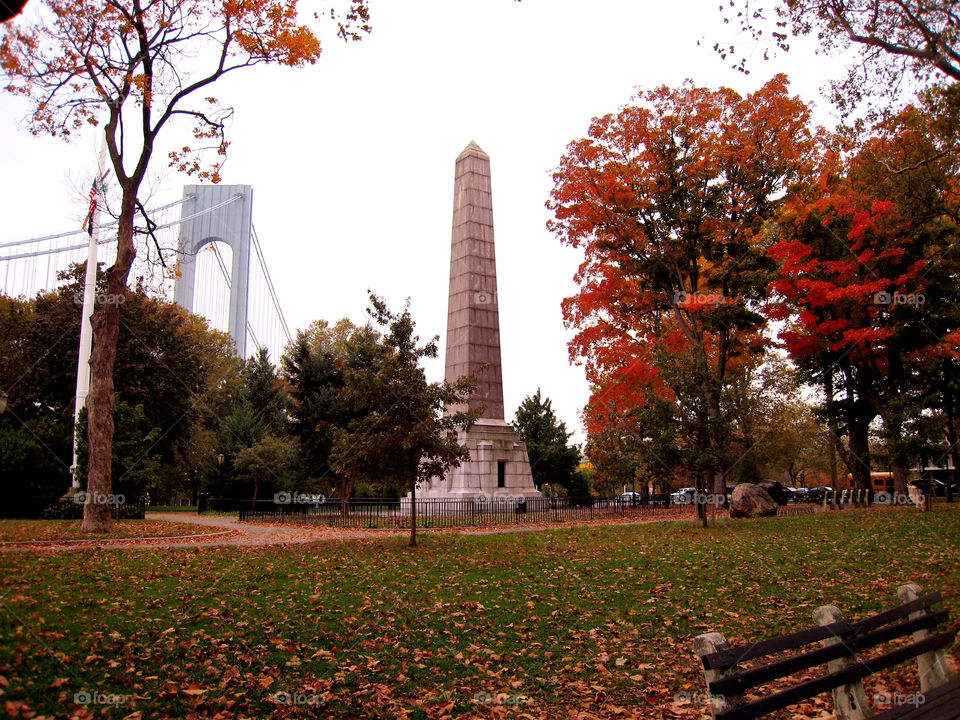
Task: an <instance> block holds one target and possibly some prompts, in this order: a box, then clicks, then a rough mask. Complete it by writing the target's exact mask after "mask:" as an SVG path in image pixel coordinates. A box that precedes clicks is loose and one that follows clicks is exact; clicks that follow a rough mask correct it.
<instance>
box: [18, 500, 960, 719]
mask: <svg viewBox="0 0 960 720" xmlns="http://www.w3.org/2000/svg"><path fill="white" fill-rule="evenodd" d="M421 540H422V546H421V547H419V548H416V549H410V548H407V547H405V540H404V539H403V538H399V537H396V536H391V537H383V538H381V539H375V540H365V541H351V542H328V543H323V544H317V545H311V546H299V547H292V548H283V547H275V548H262V549H250V548H237V547H230V548H219V549H202V550H198V549H190V550H176V551H172V550H159V549H158V550H153V551H116V550H112V551H108V552H104V551H99V552H98V551H94V550H90V551H83V552H74V553H69V554H53V555H51V554H35V553H23V554H16V555H11V554H6V555H3V556H0V562H2V563H3V573H2V581H0V596H2V601H0V692H2V693H3V695H0V701H5V702H6V709H7V711H8V713H11V714H12V715H13V716H16V714H17V713H18V712H22V711H26V712H36V713H39V714H40V715H44V716H57V717H70V716H72V715H76V716H77V717H91V714H90V713H92V716H93V717H116V718H124V717H128V718H130V719H131V720H137V719H138V718H154V717H156V718H187V717H197V718H224V719H226V718H234V717H238V718H239V717H246V718H264V717H280V718H285V717H329V718H366V717H369V718H374V717H384V718H390V717H409V718H445V717H488V718H493V717H498V718H499V717H518V718H519V717H524V718H567V717H570V718H574V717H577V718H584V719H588V718H594V717H600V718H622V717H637V718H700V717H702V716H703V715H704V708H705V706H704V705H702V704H700V703H695V704H692V705H691V704H685V703H683V702H682V699H681V701H679V702H678V701H677V694H678V693H688V694H699V695H702V694H703V692H704V685H703V678H702V674H701V670H700V668H699V663H698V662H697V661H696V659H695V657H694V655H693V652H692V649H691V639H692V638H693V637H694V636H696V635H698V634H700V633H702V632H706V631H708V630H714V629H715V630H719V631H721V632H723V633H724V634H726V636H727V637H728V639H730V640H731V641H737V640H747V639H755V638H759V637H763V636H769V635H774V634H779V633H782V632H787V631H791V630H797V629H801V628H803V627H809V626H810V625H811V624H812V621H811V619H810V613H811V611H812V610H813V609H814V608H815V607H817V606H818V605H822V604H835V605H838V606H839V607H840V608H842V609H843V610H845V611H846V612H847V613H848V614H849V615H850V616H853V617H862V616H863V615H865V614H867V613H870V612H873V611H877V610H879V609H881V608H883V607H890V606H892V605H893V604H895V603H896V602H897V601H896V597H895V595H894V593H895V590H896V588H897V586H898V585H899V584H902V583H903V582H905V581H916V582H918V583H919V584H920V585H921V586H922V587H924V588H925V589H927V588H929V589H936V590H942V591H943V592H944V593H945V594H947V595H948V598H947V600H946V603H945V604H946V607H947V608H948V609H949V610H950V611H951V616H952V618H954V619H956V618H957V616H958V612H960V599H958V598H960V562H958V552H960V550H958V548H960V508H954V507H950V508H946V507H943V506H940V507H938V508H937V510H936V511H935V512H934V513H931V514H918V513H916V512H915V511H911V510H909V509H891V508H882V509H873V510H847V511H843V512H840V513H823V514H816V515H806V516H795V517H783V518H771V519H767V520H763V521H730V520H725V521H721V522H718V523H717V525H716V526H713V527H711V528H709V529H708V530H705V531H704V530H702V529H700V528H698V527H696V526H694V524H693V522H691V521H686V522H683V523H657V524H649V525H637V526H622V525H621V526H605V527H586V528H567V529H561V530H557V531H548V532H537V533H518V534H512V535H485V536H466V535H452V534H439V533H435V534H431V533H430V532H425V533H423V534H422V535H421ZM953 652H954V653H956V652H957V651H956V649H954V651H953ZM915 674H916V673H915V672H913V671H912V670H911V668H909V667H907V666H905V669H903V670H900V671H898V672H897V673H896V674H894V675H893V676H892V679H890V676H889V675H888V676H887V678H888V679H886V680H884V681H883V682H884V683H885V684H884V685H883V686H879V687H883V688H899V687H904V688H907V689H908V690H909V691H911V692H916V691H918V688H915V687H913V686H912V685H911V683H912V682H914V681H915V680H914V679H913V678H912V677H911V676H915ZM877 687H878V686H874V687H873V688H871V687H870V686H868V694H872V693H873V692H874V691H876V690H877ZM78 693H79V694H80V695H77V694H78ZM93 696H96V698H97V699H98V701H99V703H100V704H87V705H77V704H76V702H75V699H79V700H81V701H86V700H88V699H89V698H90V697H93ZM278 701H279V703H278ZM21 703H22V704H21ZM112 703H116V704H112ZM822 708H823V703H819V704H808V705H807V706H805V707H803V708H800V709H799V714H798V713H792V714H791V713H787V714H784V715H781V716H779V717H791V718H796V717H817V716H818V712H819V711H820V710H822ZM140 713H142V715H141V714H140ZM580 713H583V714H580Z"/></svg>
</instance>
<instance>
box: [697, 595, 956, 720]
mask: <svg viewBox="0 0 960 720" xmlns="http://www.w3.org/2000/svg"><path fill="white" fill-rule="evenodd" d="M897 596H898V597H899V598H900V600H901V602H902V603H903V604H902V605H900V606H899V607H896V608H893V609H892V610H887V611H885V612H881V613H879V614H878V615H874V616H872V617H868V618H866V619H864V620H860V621H859V622H850V621H848V620H847V619H846V618H845V617H844V616H843V614H842V613H841V612H840V610H838V609H837V608H836V607H834V606H832V605H826V606H824V607H820V608H818V609H817V610H815V611H814V613H813V617H814V620H815V621H816V622H817V624H818V626H819V627H815V628H812V629H810V630H803V631H801V632H798V633H793V634H792V635H785V636H782V637H777V638H772V639H769V640H763V641H760V642H755V643H748V644H744V645H738V646H730V645H729V644H728V643H727V641H726V640H725V639H724V637H723V635H721V634H720V633H715V632H714V633H707V634H706V635H700V636H699V637H697V638H696V639H695V640H694V641H693V648H694V651H695V652H696V653H697V655H699V656H700V659H701V660H702V661H703V668H704V674H705V675H706V680H707V692H708V693H709V703H710V712H711V714H712V715H713V717H714V719H715V720H753V718H759V717H763V716H765V715H768V714H770V713H772V712H774V711H776V710H780V709H782V708H785V707H789V706H790V705H795V704H796V703H799V702H802V701H804V700H809V699H810V698H812V697H814V696H816V695H819V694H821V693H824V692H827V691H828V690H830V691H832V692H833V709H834V713H835V714H836V718H837V720H867V719H869V720H960V681H958V680H957V678H955V677H954V675H953V673H952V672H951V670H950V668H949V666H948V664H947V658H946V653H945V648H947V647H949V646H950V645H952V644H953V641H954V637H955V635H956V630H937V627H938V626H939V625H942V624H944V623H945V622H946V621H947V620H948V613H947V611H946V610H939V611H936V612H934V611H933V610H931V606H933V605H935V604H937V603H939V602H940V601H941V600H942V596H941V595H940V593H930V594H924V593H923V592H922V591H921V589H920V588H919V587H918V586H916V585H912V584H911V585H904V586H902V587H901V588H900V589H899V590H898V591H897ZM908 635H909V636H912V637H911V638H910V640H911V642H910V643H909V644H907V645H899V646H896V647H893V648H891V649H884V652H882V654H879V655H870V656H869V657H863V656H862V655H861V653H863V652H864V651H866V650H870V649H871V648H878V647H879V646H881V645H884V644H886V643H889V642H890V641H892V640H896V639H897V638H906V636H908ZM813 643H819V647H817V648H815V649H812V650H807V651H805V652H792V651H798V650H799V649H800V648H805V647H806V646H807V645H812V644H813ZM781 653H788V655H787V656H786V657H778V658H777V659H771V658H770V657H769V656H771V655H774V654H777V655H779V654H781ZM913 658H916V659H917V664H918V666H919V668H918V669H919V675H920V692H919V693H918V694H916V695H890V694H889V693H887V694H884V695H885V697H884V698H882V699H883V700H887V702H886V703H883V704H885V705H887V707H886V708H880V709H878V710H877V711H872V710H871V705H870V702H869V701H868V700H867V693H866V690H865V689H864V687H863V679H864V678H865V677H867V676H869V675H873V674H875V673H878V672H880V671H882V670H886V669H887V668H890V667H893V666H894V665H899V664H900V663H903V662H906V661H908V660H912V659H913ZM749 661H757V662H754V663H749ZM748 663H749V665H750V667H741V665H746V664H748ZM820 665H826V666H827V667H826V672H825V673H824V674H821V675H820V676H819V677H815V678H813V679H803V680H800V681H799V682H793V683H792V684H789V683H790V681H787V684H785V683H783V682H781V683H779V686H778V687H776V688H767V689H766V693H767V694H761V693H760V692H758V691H759V690H760V689H762V688H764V687H765V686H767V685H768V684H769V683H772V682H774V681H777V680H782V679H783V678H789V677H790V676H792V675H794V674H796V673H801V672H804V671H809V670H811V669H813V668H817V667H818V666H820ZM748 693H749V696H747V694H748ZM878 695H880V694H879V693H878ZM875 697H876V696H875ZM891 698H892V699H893V700H894V701H895V702H889V700H890V699H891ZM896 701H903V702H902V704H898V702H896ZM891 706H892V707H891Z"/></svg>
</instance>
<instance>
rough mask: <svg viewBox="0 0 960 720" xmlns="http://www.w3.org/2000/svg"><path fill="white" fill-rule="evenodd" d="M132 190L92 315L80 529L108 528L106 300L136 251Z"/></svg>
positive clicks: (109, 347)
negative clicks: (100, 299)
mask: <svg viewBox="0 0 960 720" xmlns="http://www.w3.org/2000/svg"><path fill="white" fill-rule="evenodd" d="M135 201H136V193H135V192H130V191H128V190H126V189H125V190H124V193H123V200H122V201H121V205H120V218H119V222H118V223H117V260H116V262H115V263H114V264H113V266H112V267H110V268H108V269H107V271H106V280H107V287H106V297H107V300H108V301H107V302H105V303H103V304H102V305H101V306H100V309H99V310H97V311H96V312H95V313H94V314H93V317H92V318H91V324H92V325H93V350H92V352H91V354H90V391H89V395H88V396H87V439H88V442H89V448H90V449H89V459H88V464H87V496H86V502H85V503H84V506H83V525H82V526H81V527H82V530H83V531H84V532H110V531H111V530H112V529H113V517H112V515H111V501H112V498H111V494H112V485H113V478H112V473H111V469H112V468H111V465H112V461H113V431H114V427H113V407H114V401H115V398H114V386H113V366H114V362H115V360H116V357H117V337H118V335H119V334H120V303H118V302H110V299H111V298H118V297H121V296H122V295H123V293H124V292H126V289H127V276H128V275H129V273H130V267H131V265H133V259H134V257H135V256H136V250H135V249H134V247H133V216H134V209H135Z"/></svg>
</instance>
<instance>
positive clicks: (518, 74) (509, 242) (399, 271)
mask: <svg viewBox="0 0 960 720" xmlns="http://www.w3.org/2000/svg"><path fill="white" fill-rule="evenodd" d="M34 2H36V0H34ZM371 4H372V13H373V17H372V24H373V26H374V31H373V33H372V35H370V36H369V37H367V38H366V39H364V40H363V41H362V42H360V43H352V44H349V45H344V44H343V43H340V42H338V41H333V42H327V43H326V44H325V52H324V56H323V58H322V59H321V60H320V62H319V63H317V65H315V66H314V67H311V68H308V69H306V70H289V69H281V68H260V69H255V70H253V71H247V72H245V73H244V74H238V75H235V76H234V77H233V78H232V79H230V78H228V79H226V80H225V81H224V82H222V83H221V84H220V85H219V87H218V88H217V91H216V94H217V96H218V97H219V98H220V100H221V101H222V102H224V103H225V104H229V105H232V106H233V107H234V108H235V110H236V115H235V120H234V123H233V127H232V131H231V136H230V139H231V142H232V145H231V148H230V155H229V159H228V162H227V165H226V168H225V172H224V173H223V181H224V182H225V183H228V184H250V185H252V186H253V187H254V207H253V216H254V224H255V225H256V227H257V231H258V233H259V236H260V239H261V242H262V243H263V246H264V252H265V254H266V258H267V262H268V264H269V266H270V270H271V273H272V275H273V278H274V282H275V283H276V286H277V292H278V294H279V297H280V301H281V304H282V305H283V307H284V311H285V314H286V316H287V320H288V322H289V323H290V325H291V328H294V327H295V328H303V327H305V326H306V325H308V324H309V323H310V322H311V321H313V320H315V319H318V318H324V319H328V320H331V321H333V320H336V319H337V318H340V317H349V318H351V319H352V320H354V321H355V322H364V321H365V316H364V310H365V308H366V306H367V301H366V292H367V289H368V288H370V289H372V290H374V291H376V292H377V293H379V294H381V295H383V296H385V297H386V298H387V300H388V301H389V303H390V304H391V306H392V307H395V308H400V307H401V306H402V304H403V302H404V299H405V298H407V297H409V298H410V299H411V306H412V311H413V316H414V319H415V320H416V321H417V324H418V329H419V330H420V333H421V336H422V337H430V336H433V335H440V336H441V338H443V337H444V336H445V332H446V302H447V282H448V269H449V252H450V228H451V210H452V203H453V171H454V160H455V158H456V156H457V155H458V154H459V152H460V151H461V150H462V149H463V148H464V147H465V146H466V145H467V143H469V142H470V140H475V141H476V142H477V143H478V144H479V145H480V146H481V147H482V148H483V149H484V150H485V151H486V152H487V153H488V154H489V155H490V158H491V167H492V175H493V203H494V223H495V233H496V243H497V247H496V250H497V271H498V281H499V295H500V297H499V300H500V327H501V342H502V353H503V378H504V395H505V397H504V400H505V403H506V407H507V415H508V418H507V419H508V420H509V419H510V418H511V417H512V414H513V411H514V410H515V409H516V407H517V406H518V405H519V403H520V402H521V400H522V399H523V397H524V396H525V395H527V394H532V393H533V392H535V391H536V389H537V388H538V387H539V388H541V389H542V391H543V393H544V395H545V396H547V397H549V398H551V399H552V400H553V403H554V406H555V408H556V409H557V412H558V414H559V415H560V417H561V419H563V420H565V421H566V423H567V425H568V428H569V429H571V430H576V431H577V435H576V438H575V439H576V440H578V441H580V440H582V439H583V435H582V431H581V424H580V419H579V412H580V410H581V408H582V407H583V405H584V404H585V402H586V401H587V399H588V394H589V388H588V386H587V383H586V381H585V379H584V376H583V371H582V369H581V368H579V367H574V366H571V365H570V363H569V360H568V354H567V346H566V342H567V339H568V337H569V336H570V334H571V333H570V331H567V330H566V329H565V328H564V327H563V322H562V318H561V312H560V302H561V300H562V299H563V298H564V297H566V296H568V295H571V294H573V293H574V292H575V290H576V286H575V284H574V283H573V280H572V276H573V274H574V271H575V270H576V267H577V264H578V259H579V253H578V252H577V251H574V250H571V249H569V248H565V247H562V246H561V245H560V244H559V242H558V241H557V239H556V238H555V237H553V236H552V235H551V234H550V233H548V232H547V230H546V228H545V222H546V220H547V218H548V213H547V211H546V209H545V207H544V203H545V202H546V200H547V199H548V196H549V192H550V189H551V185H552V183H551V177H550V175H551V171H552V169H553V168H554V167H555V166H556V164H557V162H558V160H559V158H560V157H561V155H562V154H563V151H564V148H565V146H566V145H567V143H569V142H570V141H571V140H573V139H575V138H578V137H581V136H583V135H584V134H585V132H586V130H587V127H588V125H589V122H590V119H591V118H592V117H594V116H597V115H602V114H605V113H608V112H612V111H615V110H616V109H617V108H618V107H619V106H621V105H623V104H624V103H626V102H628V101H629V100H630V98H631V97H632V96H633V95H634V94H635V92H636V90H637V89H638V88H639V89H647V88H652V87H656V86H658V85H662V84H666V85H677V84H679V83H681V82H682V81H683V80H684V79H686V78H691V79H693V80H694V81H695V82H696V83H697V84H699V85H705V86H719V85H727V86H729V87H733V88H735V89H737V90H739V91H740V92H744V93H745V92H751V91H753V90H755V89H756V88H758V87H759V86H760V85H762V84H763V83H764V82H765V81H766V80H767V79H769V78H770V77H771V76H772V75H773V74H775V73H776V72H787V73H788V74H789V75H790V77H791V80H792V90H793V91H794V92H795V93H797V94H799V95H800V96H801V97H803V98H804V99H806V100H808V101H811V102H815V103H817V104H818V105H819V106H821V107H822V108H823V110H822V111H821V113H818V115H819V119H820V121H821V122H829V116H828V115H827V112H826V107H825V106H826V103H825V102H824V101H822V100H821V98H820V93H819V88H820V86H821V85H822V83H823V82H824V81H825V79H826V78H827V77H828V74H829V73H830V72H833V71H835V70H838V69H839V68H838V64H837V62H836V61H835V60H834V61H830V60H828V59H825V58H821V57H816V56H814V54H813V52H812V51H811V49H810V47H811V46H806V47H804V46H802V45H799V44H798V45H795V46H794V50H793V51H792V52H791V54H790V56H788V57H783V58H778V59H776V60H775V61H771V62H763V61H761V60H760V59H759V57H760V55H762V51H763V49H762V48H760V49H757V50H756V55H757V58H758V59H757V61H756V62H755V63H754V64H753V73H752V74H751V75H749V76H744V75H743V74H741V73H738V72H736V71H734V70H732V69H731V68H730V67H729V63H727V62H724V61H722V60H720V58H719V57H718V56H717V55H716V54H715V53H714V51H713V50H712V46H713V44H714V42H717V41H719V42H721V43H729V42H731V41H732V40H734V39H735V38H734V37H733V36H732V33H733V32H734V30H733V29H732V28H730V26H725V25H723V23H722V19H721V17H720V14H719V12H718V11H717V4H716V3H715V2H704V1H702V0H701V1H699V2H698V1H696V0H674V2H670V3H664V2H651V1H645V0H592V1H590V2H586V1H584V0H579V1H577V0H523V2H521V3H517V2H514V0H404V1H403V2H398V1H392V2H386V1H384V0H372V1H371ZM310 5H311V3H310V1H309V0H301V6H302V7H303V8H308V9H309V8H310ZM698 40H699V41H700V44H699V46H698V44H697V43H698ZM744 42H745V41H744ZM25 113H26V107H25V106H24V105H22V104H19V103H18V102H16V101H15V100H13V99H11V98H9V97H5V96H4V97H0V163H2V168H3V172H2V177H0V203H2V208H3V212H2V217H3V224H2V228H0V242H4V241H9V240H19V239H24V238H28V237H35V236H39V235H43V234H48V233H53V232H58V231H63V230H68V229H73V228H76V227H78V225H79V224H80V220H79V218H80V217H82V215H83V214H84V211H85V207H84V206H83V205H84V203H83V201H82V200H79V199H78V197H77V192H76V191H75V190H74V189H73V188H75V187H76V186H78V185H85V184H86V183H88V182H89V177H90V175H91V174H92V173H93V171H94V169H95V167H96V155H97V147H98V137H96V138H95V137H94V136H93V134H91V135H90V136H89V137H85V138H79V139H78V140H77V141H76V142H74V143H73V144H71V145H69V146H67V145H64V144H63V143H61V142H59V141H55V140H52V139H49V138H33V137H31V136H30V135H28V134H27V133H26V132H24V131H23V130H22V129H21V128H19V122H18V121H19V120H20V119H21V118H22V117H23V116H24V114H25ZM159 159H160V160H161V162H160V163H158V165H157V170H158V171H159V170H162V169H163V167H162V166H163V164H164V163H163V162H162V157H160V158H159ZM158 182H159V183H160V191H159V192H158V195H157V197H156V201H157V202H159V201H163V200H172V199H178V198H179V197H180V194H181V192H182V185H183V184H185V183H191V182H193V181H192V180H190V179H188V178H184V177H181V176H177V175H175V174H173V173H172V171H169V172H167V173H164V174H162V175H161V176H160V177H159V180H158ZM441 348H442V343H441ZM442 362H443V358H442V350H441V358H439V359H438V360H437V361H436V362H434V363H431V364H430V365H429V367H428V373H429V375H430V377H431V378H432V379H441V378H442V376H443V364H442Z"/></svg>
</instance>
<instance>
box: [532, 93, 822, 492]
mask: <svg viewBox="0 0 960 720" xmlns="http://www.w3.org/2000/svg"><path fill="white" fill-rule="evenodd" d="M815 145H816V143H815V138H814V136H813V134H812V132H811V130H810V127H809V113H808V110H807V108H806V106H805V105H804V104H803V103H802V102H801V101H800V100H799V99H797V98H795V97H791V96H790V95H789V92H788V88H787V81H786V78H785V77H784V76H777V77H775V78H773V79H772V80H770V81H769V82H768V83H766V84H765V85H764V86H763V87H762V88H761V89H759V90H758V91H756V92H755V93H753V94H751V95H748V96H746V97H742V96H740V95H739V94H737V93H736V92H734V91H733V90H730V89H726V88H722V89H719V90H709V89H704V88H698V87H695V86H693V85H692V84H690V83H687V84H685V85H684V86H682V87H680V88H676V89H671V88H667V87H661V88H659V89H657V90H654V91H651V92H647V93H644V94H642V95H640V96H639V97H638V98H637V102H636V104H633V105H629V106H627V107H624V108H623V109H622V110H620V111H619V112H617V113H613V114H610V115H605V116H603V117H600V118H596V119H595V120H594V121H593V123H592V124H591V127H590V131H589V136H588V137H586V138H583V139H581V140H576V141H574V142H572V143H571V144H570V145H569V146H568V148H567V152H566V154H565V155H564V157H563V158H562V160H561V162H560V166H559V168H558V169H557V171H556V172H555V174H554V184H555V186H554V189H553V191H552V194H551V200H550V201H549V203H548V207H549V209H550V210H552V212H553V214H554V219H553V220H551V222H550V223H549V227H550V229H551V230H552V231H553V232H555V233H556V234H557V235H558V236H559V237H560V239H561V241H562V242H564V243H566V244H568V245H571V246H574V247H579V248H582V249H583V251H584V255H585V259H584V261H583V263H582V265H581V266H580V268H579V270H578V272H577V275H576V278H575V279H576V280H577V282H578V283H579V284H580V291H579V293H578V294H577V295H575V296H573V297H571V298H567V299H566V300H565V301H564V303H563V312H564V318H565V322H566V323H567V325H568V326H569V327H571V328H575V329H576V331H577V333H576V335H575V337H574V338H573V340H572V341H571V343H570V355H571V359H574V360H576V361H579V362H582V363H583V364H584V365H585V366H586V372H587V377H588V379H589V381H590V382H591V383H592V384H593V386H594V388H595V391H594V394H593V397H592V398H591V401H590V406H589V407H588V409H587V412H586V415H587V420H588V424H591V423H592V424H593V426H594V427H592V430H594V431H601V430H602V429H603V428H605V427H607V426H608V425H613V424H614V423H615V422H617V420H616V418H621V419H622V418H623V417H624V416H625V415H627V414H629V413H630V412H632V410H633V409H635V408H637V407H645V406H648V405H649V402H650V399H651V395H650V393H653V394H654V395H655V396H656V397H659V398H665V399H668V400H671V401H675V402H676V403H678V404H679V405H680V406H681V407H680V409H681V411H683V412H690V413H693V414H694V416H695V417H694V418H692V420H691V422H690V423H688V424H689V426H690V427H691V428H693V429H692V430H691V432H692V433H693V434H695V435H696V437H695V438H688V440H692V441H694V442H695V443H696V445H697V446H698V448H699V451H700V460H699V461H698V462H699V463H700V467H699V468H698V470H702V471H703V472H705V473H706V474H707V475H708V476H710V477H711V478H712V483H713V488H714V490H715V491H716V492H723V491H724V489H725V477H724V475H725V468H726V467H728V464H729V460H727V459H725V454H726V448H725V447H724V443H725V435H726V433H727V426H728V423H727V422H726V420H725V418H724V413H723V405H724V400H723V394H724V390H725V385H726V382H727V380H728V376H729V374H730V373H731V372H733V371H735V370H736V368H737V365H738V364H745V363H746V364H749V363H754V362H756V361H757V360H756V358H757V357H759V355H760V354H762V351H763V347H764V345H765V340H764V338H763V335H762V332H761V331H762V329H763V327H764V325H765V320H764V318H763V316H762V315H761V314H760V313H759V312H758V308H759V304H760V303H761V302H762V301H763V299H764V298H765V293H766V287H767V283H768V282H769V280H770V279H771V275H770V273H771V272H772V270H773V267H774V265H773V263H772V262H771V260H770V259H769V258H768V256H767V253H766V249H767V244H768V242H767V240H766V235H765V233H764V223H765V222H766V221H767V220H768V219H769V218H770V217H772V216H773V215H774V214H775V212H776V210H777V208H778V205H779V202H780V201H779V200H778V198H779V197H781V196H782V195H783V193H784V192H785V191H786V190H787V189H788V187H789V186H790V185H791V183H793V182H795V181H798V180H799V179H800V178H801V177H802V176H803V174H804V172H805V169H806V168H807V167H808V164H809V162H810V158H811V157H812V155H813V151H814V148H815ZM668 365H671V366H673V370H672V371H671V372H665V368H666V367H667V366H668Z"/></svg>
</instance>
